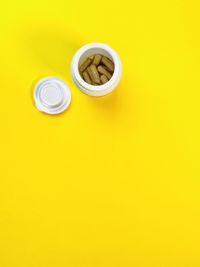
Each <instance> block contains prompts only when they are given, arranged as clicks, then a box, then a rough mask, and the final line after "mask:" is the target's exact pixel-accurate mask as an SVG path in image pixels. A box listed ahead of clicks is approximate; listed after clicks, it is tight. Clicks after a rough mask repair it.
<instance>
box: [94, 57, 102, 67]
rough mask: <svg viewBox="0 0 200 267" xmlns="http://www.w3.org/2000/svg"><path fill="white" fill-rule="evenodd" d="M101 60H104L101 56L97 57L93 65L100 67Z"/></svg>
mask: <svg viewBox="0 0 200 267" xmlns="http://www.w3.org/2000/svg"><path fill="white" fill-rule="evenodd" d="M101 59H102V56H101V55H95V56H94V60H93V62H92V64H94V65H95V66H98V65H99V63H100V61H101Z"/></svg>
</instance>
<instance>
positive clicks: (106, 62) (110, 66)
mask: <svg viewBox="0 0 200 267" xmlns="http://www.w3.org/2000/svg"><path fill="white" fill-rule="evenodd" d="M101 62H102V63H103V64H104V65H105V66H106V67H107V68H108V70H109V71H110V72H113V71H114V64H113V62H112V61H111V60H110V59H108V58H107V57H102V59H101Z"/></svg>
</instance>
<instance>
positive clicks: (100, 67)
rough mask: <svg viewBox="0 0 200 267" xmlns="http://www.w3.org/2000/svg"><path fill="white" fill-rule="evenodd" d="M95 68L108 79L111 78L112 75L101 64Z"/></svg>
mask: <svg viewBox="0 0 200 267" xmlns="http://www.w3.org/2000/svg"><path fill="white" fill-rule="evenodd" d="M97 70H98V72H99V73H101V74H104V75H105V76H106V77H107V78H108V79H109V80H110V79H111V77H112V75H111V74H110V72H109V71H107V70H106V69H105V68H104V67H103V66H102V65H99V66H98V67H97Z"/></svg>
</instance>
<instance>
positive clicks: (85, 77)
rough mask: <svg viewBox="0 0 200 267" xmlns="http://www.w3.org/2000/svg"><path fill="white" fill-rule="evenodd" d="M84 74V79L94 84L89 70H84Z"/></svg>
mask: <svg viewBox="0 0 200 267" xmlns="http://www.w3.org/2000/svg"><path fill="white" fill-rule="evenodd" d="M82 75H83V79H84V81H85V82H86V83H89V84H92V81H91V79H90V76H89V74H88V72H87V71H84V72H83V73H82Z"/></svg>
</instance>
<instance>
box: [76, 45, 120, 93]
mask: <svg viewBox="0 0 200 267" xmlns="http://www.w3.org/2000/svg"><path fill="white" fill-rule="evenodd" d="M94 54H100V55H103V56H106V57H108V58H110V59H111V60H112V61H113V63H114V67H115V68H114V73H113V76H112V78H111V79H110V80H109V81H108V82H107V83H105V84H103V85H99V86H94V85H91V84H88V83H86V82H85V81H84V80H83V78H82V77H81V75H80V73H79V66H80V65H81V64H82V62H84V61H85V60H86V59H87V58H88V57H90V56H92V55H94ZM71 74H72V78H73V80H74V83H75V84H76V85H77V86H78V88H79V89H80V90H81V91H82V92H84V93H85V94H87V95H90V96H103V95H106V94H108V93H110V92H111V91H113V90H114V89H115V88H116V86H117V85H118V83H119V81H120V79H121V75H122V64H121V60H120V58H119V56H118V54H117V53H116V52H115V50H114V49H113V48H111V47H110V46H108V45H106V44H102V43H91V44H87V45H85V46H83V47H81V48H80V49H79V50H78V51H77V52H76V54H75V55H74V57H73V59H72V63H71Z"/></svg>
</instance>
